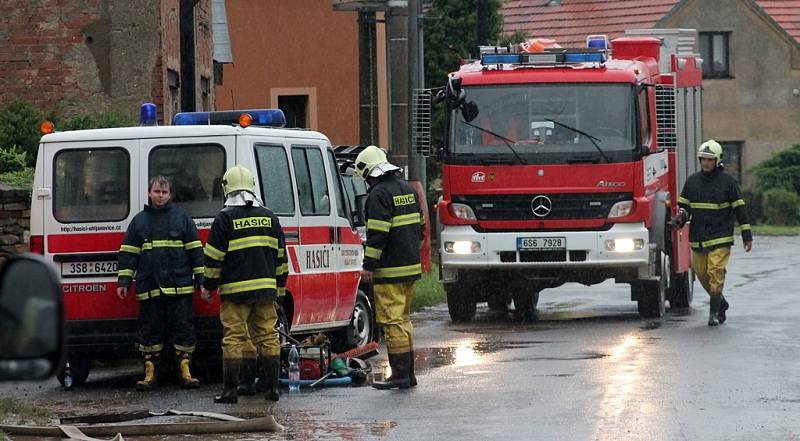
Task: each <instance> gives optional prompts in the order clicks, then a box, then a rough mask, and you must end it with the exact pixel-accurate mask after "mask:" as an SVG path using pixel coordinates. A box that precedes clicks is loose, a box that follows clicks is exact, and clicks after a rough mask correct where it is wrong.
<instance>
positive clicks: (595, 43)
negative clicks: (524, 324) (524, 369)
mask: <svg viewBox="0 0 800 441" xmlns="http://www.w3.org/2000/svg"><path fill="white" fill-rule="evenodd" d="M694 41H695V31H694V30H688V29H655V30H634V31H628V32H626V35H625V36H624V37H621V38H617V39H614V40H613V41H611V42H609V41H608V39H607V38H606V37H605V36H590V37H588V38H587V47H586V48H580V49H565V48H546V49H542V48H541V47H539V48H538V49H539V51H538V52H527V51H525V50H514V49H513V48H502V47H481V59H480V60H479V61H475V62H472V63H469V64H465V65H463V66H462V67H461V69H460V70H459V71H458V72H455V73H452V74H451V75H450V77H449V79H448V84H447V86H446V87H445V88H444V90H443V91H442V92H441V93H440V95H439V97H440V98H442V99H444V100H445V101H446V107H447V109H448V118H447V136H446V142H445V148H444V151H443V155H442V156H443V196H442V200H441V203H440V204H439V219H440V222H441V226H440V230H441V231H440V242H439V243H440V248H439V253H440V264H441V278H442V282H443V283H444V286H445V289H446V291H447V302H448V307H449V311H450V317H451V318H452V319H453V320H454V321H467V320H470V319H472V318H473V317H474V315H475V311H476V303H477V302H481V301H486V302H488V303H489V306H490V308H495V309H500V308H505V307H507V306H508V305H509V304H510V302H511V300H513V301H514V307H515V309H516V310H518V311H519V312H522V313H525V314H527V315H532V314H533V312H534V311H535V307H536V304H537V302H538V298H539V292H540V291H541V290H543V289H546V288H554V287H557V286H560V285H562V284H564V283H567V282H578V283H582V284H585V285H593V284H597V283H601V282H603V281H605V280H608V279H614V280H615V281H616V282H617V283H626V284H630V286H631V291H630V293H631V300H634V301H636V302H637V303H638V310H639V312H640V314H641V315H642V316H644V317H660V316H662V315H663V313H664V306H665V305H664V304H665V301H667V300H668V301H669V302H670V306H671V307H688V306H689V304H690V303H691V301H692V296H693V288H692V284H693V280H694V275H693V273H692V272H691V269H690V266H691V265H690V259H691V253H690V250H689V246H688V232H687V231H686V230H685V229H682V230H678V231H672V230H670V229H668V228H667V227H666V222H667V220H669V218H670V217H671V215H672V213H674V212H675V210H676V208H677V205H678V204H677V197H678V195H679V192H680V186H681V183H682V182H684V180H685V179H686V177H687V176H688V174H690V173H692V172H694V171H695V170H696V169H697V166H698V165H697V159H696V157H695V155H694V148H695V146H696V145H697V144H698V142H699V141H700V139H701V136H702V120H701V111H702V95H701V81H702V75H701V63H702V60H701V59H700V58H699V57H698V56H697V55H696V54H695V53H694ZM536 46H537V45H535V44H534V45H526V47H536Z"/></svg>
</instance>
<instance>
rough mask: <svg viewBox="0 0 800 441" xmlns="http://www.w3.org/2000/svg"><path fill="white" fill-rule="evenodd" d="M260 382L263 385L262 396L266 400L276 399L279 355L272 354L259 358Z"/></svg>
mask: <svg viewBox="0 0 800 441" xmlns="http://www.w3.org/2000/svg"><path fill="white" fill-rule="evenodd" d="M261 362H262V363H261V384H263V385H264V386H265V389H264V398H265V399H266V400H267V401H278V400H279V399H280V398H281V395H280V383H279V381H278V377H280V375H281V357H280V356H279V355H273V356H268V357H263V358H262V359H261Z"/></svg>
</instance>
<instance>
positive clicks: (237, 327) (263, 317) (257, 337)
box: [219, 300, 281, 360]
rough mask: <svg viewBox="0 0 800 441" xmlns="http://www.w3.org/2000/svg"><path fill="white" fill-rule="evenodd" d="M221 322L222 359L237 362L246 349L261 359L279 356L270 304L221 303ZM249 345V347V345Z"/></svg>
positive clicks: (275, 319)
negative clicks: (254, 351) (253, 349)
mask: <svg viewBox="0 0 800 441" xmlns="http://www.w3.org/2000/svg"><path fill="white" fill-rule="evenodd" d="M219 319H220V321H221V322H222V332H223V335H222V358H223V359H236V360H239V359H241V358H242V356H243V355H244V354H243V352H245V351H246V350H247V349H248V347H252V346H255V348H256V350H257V351H258V353H259V354H260V355H261V356H278V355H280V353H281V347H280V341H279V340H278V331H277V330H276V329H275V324H276V323H277V321H278V313H277V311H276V310H275V302H274V301H273V300H259V301H257V302H255V303H234V302H230V301H224V300H223V301H222V304H221V305H220V310H219ZM250 341H252V343H250Z"/></svg>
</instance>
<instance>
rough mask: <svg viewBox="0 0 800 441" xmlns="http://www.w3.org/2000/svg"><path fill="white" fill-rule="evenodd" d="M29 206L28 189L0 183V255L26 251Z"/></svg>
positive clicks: (29, 224)
mask: <svg viewBox="0 0 800 441" xmlns="http://www.w3.org/2000/svg"><path fill="white" fill-rule="evenodd" d="M30 208H31V197H30V193H28V190H20V189H15V188H11V187H9V186H7V185H5V184H0V257H2V256H4V255H8V254H15V253H21V252H25V251H28V242H29V239H30V227H31V210H30Z"/></svg>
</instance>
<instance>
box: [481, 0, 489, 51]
mask: <svg viewBox="0 0 800 441" xmlns="http://www.w3.org/2000/svg"><path fill="white" fill-rule="evenodd" d="M488 44H489V0H478V45H479V46H486V45H488Z"/></svg>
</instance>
